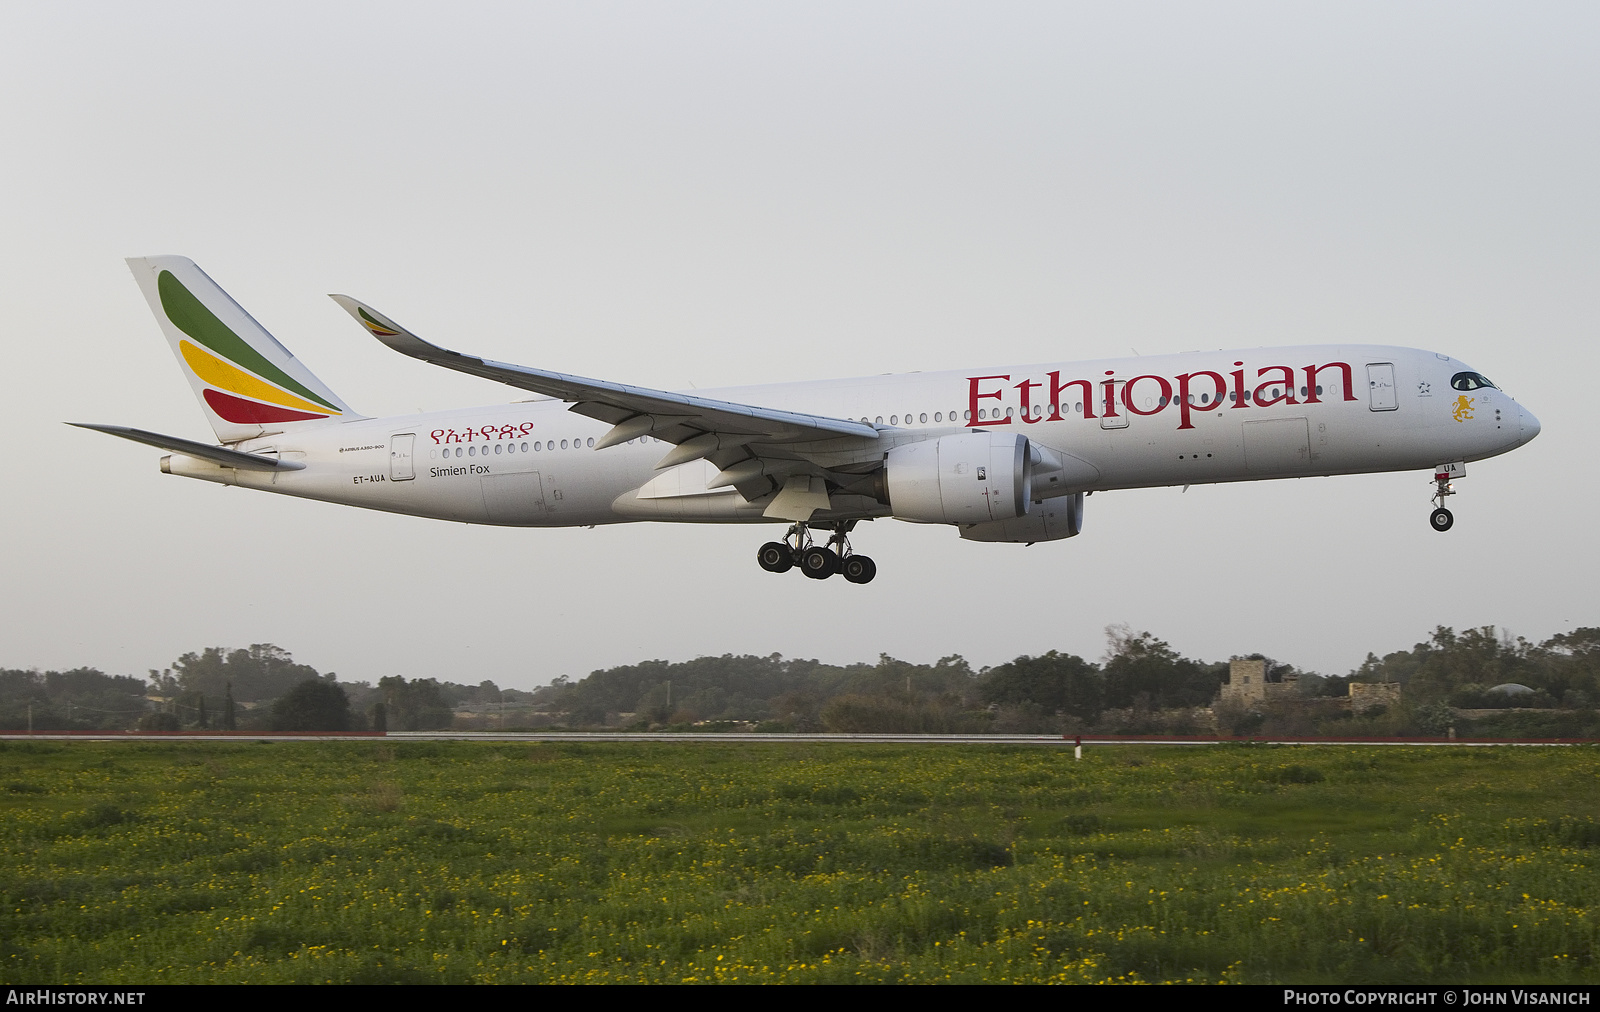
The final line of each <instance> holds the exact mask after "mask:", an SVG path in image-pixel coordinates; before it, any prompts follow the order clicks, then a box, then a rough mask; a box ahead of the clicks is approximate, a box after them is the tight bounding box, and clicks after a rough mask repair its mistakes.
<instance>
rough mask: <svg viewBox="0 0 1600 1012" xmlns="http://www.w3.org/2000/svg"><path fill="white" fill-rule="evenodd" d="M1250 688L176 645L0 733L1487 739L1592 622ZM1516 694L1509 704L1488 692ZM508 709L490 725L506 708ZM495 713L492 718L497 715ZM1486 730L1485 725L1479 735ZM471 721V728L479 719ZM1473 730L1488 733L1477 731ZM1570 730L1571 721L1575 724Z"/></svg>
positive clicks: (1561, 687)
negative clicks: (490, 676) (1376, 689)
mask: <svg viewBox="0 0 1600 1012" xmlns="http://www.w3.org/2000/svg"><path fill="white" fill-rule="evenodd" d="M1250 656H1252V657H1255V658H1257V659H1260V660H1262V661H1263V663H1264V664H1265V668H1266V672H1267V678H1268V680H1269V681H1283V680H1285V679H1288V678H1293V679H1295V681H1296V684H1297V686H1298V692H1296V693H1295V694H1294V695H1293V697H1292V698H1290V699H1288V700H1287V701H1284V700H1283V699H1278V700H1276V701H1274V702H1272V703H1271V704H1267V705H1260V706H1257V707H1254V708H1253V709H1243V710H1240V709H1237V708H1235V709H1233V710H1229V709H1226V708H1217V709H1216V710H1215V711H1214V712H1212V711H1206V710H1205V709H1204V708H1206V707H1208V706H1210V705H1211V703H1212V702H1213V700H1214V699H1216V698H1217V696H1218V692H1219V690H1220V687H1221V686H1222V684H1223V683H1224V681H1225V680H1226V679H1227V674H1228V667H1229V665H1228V662H1226V661H1203V660H1197V659H1194V658H1189V657H1185V656H1183V655H1181V654H1180V653H1179V652H1177V651H1176V650H1174V649H1173V648H1172V646H1171V645H1170V644H1168V643H1166V642H1165V641H1163V640H1161V639H1158V638H1157V637H1155V636H1154V635H1153V634H1151V633H1149V632H1135V631H1133V630H1131V629H1129V628H1127V627H1112V628H1110V629H1108V630H1107V643H1106V650H1105V654H1104V655H1103V656H1102V657H1101V658H1100V659H1098V660H1095V661H1091V660H1088V659H1085V658H1083V657H1080V656H1077V655H1074V654H1070V653H1063V652H1059V651H1049V652H1047V653H1045V654H1041V655H1039V656H1021V657H1017V658H1015V659H1014V660H1011V661H1008V662H1006V663H1004V664H1000V665H997V666H994V667H987V668H981V669H977V670H974V669H973V667H972V666H971V665H970V664H969V663H968V662H967V661H966V660H965V659H964V658H962V657H960V656H959V655H952V656H949V657H945V658H941V659H940V660H938V661H936V662H934V663H932V664H916V663H911V662H908V661H902V660H898V659H896V658H893V657H889V656H887V655H883V656H880V657H879V658H878V660H877V661H876V662H875V663H858V664H849V665H833V664H825V663H823V662H821V661H817V660H806V659H801V658H785V657H782V656H781V655H778V654H772V655H769V656H765V657H760V656H752V655H744V656H735V655H732V654H726V655H723V656H720V657H710V656H708V657H698V658H695V659H693V660H689V661H678V662H669V661H662V660H653V661H643V662H640V663H637V664H630V665H622V666H618V667H613V668H606V669H602V670H597V671H593V672H591V673H590V674H588V675H587V676H585V677H583V678H581V679H577V680H573V679H570V678H568V677H566V676H562V677H558V678H556V679H554V680H553V681H551V682H550V683H549V684H547V685H544V686H542V687H540V688H538V689H534V690H532V691H526V692H525V691H520V690H514V689H500V688H499V687H498V686H497V685H496V684H495V683H494V682H493V681H489V680H484V681H480V682H478V683H476V684H472V683H467V682H455V681H451V680H448V679H432V678H418V679H409V680H408V679H405V678H402V677H399V676H387V677H383V678H380V679H379V680H378V682H377V683H376V684H372V683H370V682H365V681H357V682H341V681H339V679H338V676H337V674H335V673H334V672H327V673H322V672H318V671H317V670H316V669H314V668H312V667H311V666H309V665H305V664H299V663H296V662H295V661H294V659H293V657H292V656H291V655H290V654H289V652H288V651H286V650H283V649H281V648H279V647H277V646H274V645H272V644H255V645H253V646H251V647H249V648H245V649H232V650H230V649H226V648H222V647H210V648H206V649H204V650H201V651H199V652H194V653H186V654H184V655H182V656H181V657H179V658H178V659H177V660H176V661H174V662H173V664H172V665H171V666H170V667H168V668H164V669H161V670H159V671H154V670H153V671H151V672H149V674H148V676H147V677H146V678H145V679H139V678H135V677H133V676H129V675H106V674H104V673H102V672H100V671H98V670H95V669H92V668H78V669H74V670H72V671H66V672H56V671H46V672H38V671H20V670H0V727H5V728H7V729H12V730H16V729H21V728H24V727H27V726H29V722H30V721H31V726H32V727H33V728H34V729H35V730H55V729H80V730H91V729H128V728H131V727H144V728H146V729H154V730H179V729H183V728H217V729H227V730H377V731H384V730H434V729H444V728H449V727H451V726H453V725H460V724H462V721H463V718H462V717H460V716H458V714H457V709H458V708H465V709H472V710H475V711H477V712H480V713H481V712H483V711H486V710H496V711H498V712H499V713H500V721H501V726H504V727H506V728H507V729H510V728H513V727H524V728H534V727H571V728H581V727H598V726H612V727H616V726H623V727H630V728H634V729H641V730H642V729H647V728H688V727H696V726H699V727H707V726H710V727H717V726H728V725H732V724H739V725H754V726H755V727H757V728H760V729H764V730H770V731H813V730H815V731H822V730H827V731H837V732H879V733H884V732H891V733H892V732H907V733H911V732H957V731H966V732H985V731H993V732H1017V733H1073V732H1099V733H1115V732H1128V733H1161V732H1168V733H1196V732H1199V731H1202V730H1206V729H1207V728H1208V727H1209V726H1211V725H1210V724H1207V722H1208V721H1210V722H1212V723H1214V724H1215V726H1216V727H1217V729H1218V730H1221V731H1224V732H1227V731H1232V732H1234V733H1254V732H1257V731H1259V732H1262V733H1281V734H1316V733H1340V734H1362V733H1367V734H1393V735H1403V734H1420V733H1428V734H1434V733H1442V732H1443V730H1444V729H1445V728H1446V727H1454V726H1456V725H1457V724H1458V723H1461V722H1462V721H1463V720H1466V719H1469V718H1465V717H1463V716H1461V713H1462V711H1463V710H1465V711H1469V712H1477V711H1487V710H1494V711H1518V712H1514V713H1511V714H1510V715H1509V716H1508V715H1507V714H1505V713H1498V714H1494V715H1491V716H1489V717H1482V718H1478V719H1480V721H1481V720H1489V721H1490V722H1491V724H1486V725H1483V728H1481V729H1480V730H1493V729H1495V728H1498V729H1499V730H1500V732H1501V733H1506V734H1519V733H1526V734H1536V733H1537V734H1542V735H1552V736H1553V735H1557V734H1560V735H1563V736H1564V735H1600V723H1597V722H1596V718H1595V714H1594V710H1595V707H1596V705H1597V703H1600V628H1593V627H1582V628H1578V629H1574V630H1572V631H1571V632H1567V633H1562V634H1559V635H1557V636H1553V637H1551V638H1549V639H1547V640H1544V641H1542V642H1539V643H1533V642H1530V641H1528V640H1525V639H1521V638H1513V637H1510V636H1509V635H1506V634H1503V633H1500V632H1499V631H1497V630H1496V629H1495V628H1494V627H1491V626H1485V627H1480V628H1474V629H1466V630H1463V631H1460V632H1457V631H1455V630H1454V629H1451V628H1448V627H1439V628H1438V629H1436V630H1434V632H1433V634H1432V635H1431V636H1430V637H1429V638H1428V639H1427V640H1425V641H1423V642H1420V643H1417V644H1415V645H1414V646H1413V647H1412V648H1411V649H1409V650H1400V651H1394V652H1391V653H1389V654H1386V655H1384V656H1382V657H1379V656H1377V655H1376V654H1371V653H1369V654H1368V655H1367V658H1366V660H1365V661H1363V662H1362V664H1361V665H1359V666H1358V667H1357V668H1356V669H1355V670H1353V671H1351V672H1348V673H1347V674H1344V675H1334V676H1324V675H1321V674H1318V673H1316V672H1310V671H1299V670H1297V669H1296V668H1294V667H1293V666H1292V665H1289V664H1285V663H1281V662H1278V661H1276V660H1274V659H1272V658H1268V657H1264V656H1262V655H1260V654H1255V655H1250ZM1351 682H1396V683H1399V684H1400V685H1401V686H1402V687H1403V696H1402V700H1403V701H1402V703H1401V704H1400V705H1398V706H1395V707H1392V708H1388V709H1387V710H1384V709H1381V708H1380V709H1379V710H1377V711H1368V712H1366V713H1365V714H1361V715H1356V714H1351V713H1349V711H1348V708H1344V707H1341V706H1340V705H1339V702H1340V701H1339V698H1338V697H1341V696H1344V695H1346V694H1347V693H1348V686H1349V684H1350V683H1351ZM1506 683H1517V684H1518V685H1520V686H1524V687H1526V689H1527V690H1528V691H1521V692H1519V693H1518V694H1516V695H1506V694H1505V693H1503V692H1495V691H1491V690H1493V689H1494V688H1495V687H1496V686H1500V685H1503V684H1506ZM507 714H509V717H508V716H507ZM508 720H509V723H508V722H507V721H508ZM1494 721H1499V723H1498V724H1494V723H1493V722H1494ZM480 724H481V721H480ZM1491 725H1493V726H1491ZM1586 728H1587V729H1589V730H1587V731H1586V730H1585V729H1586Z"/></svg>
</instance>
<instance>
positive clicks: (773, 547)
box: [756, 541, 794, 573]
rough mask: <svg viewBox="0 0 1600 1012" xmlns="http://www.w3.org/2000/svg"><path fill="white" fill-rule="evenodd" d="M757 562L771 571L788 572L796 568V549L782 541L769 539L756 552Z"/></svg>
mask: <svg viewBox="0 0 1600 1012" xmlns="http://www.w3.org/2000/svg"><path fill="white" fill-rule="evenodd" d="M756 562H758V563H760V564H761V568H762V569H765V570H766V571H767V572H769V573H787V572H788V571H789V570H790V569H792V568H794V551H793V550H792V549H791V548H790V547H789V546H788V545H786V544H784V543H783V542H781V541H769V542H767V543H766V544H764V545H762V546H761V550H760V551H758V552H756Z"/></svg>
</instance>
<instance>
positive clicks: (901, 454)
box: [884, 432, 1033, 524]
mask: <svg viewBox="0 0 1600 1012" xmlns="http://www.w3.org/2000/svg"><path fill="white" fill-rule="evenodd" d="M884 475H885V479H886V484H887V485H888V491H889V510H890V512H892V513H893V514H894V516H895V517H897V518H899V519H901V520H912V521H916V522H918V523H925V524H979V523H987V522H989V521H991V520H1011V519H1014V518H1016V517H1020V516H1023V515H1025V514H1026V513H1027V512H1028V503H1029V501H1030V500H1031V499H1032V498H1033V453H1032V450H1031V447H1030V446H1029V444H1028V438H1027V437H1026V436H1021V435H1017V434H1016V433H1001V432H963V433H961V434H959V435H952V436H939V437H937V438H935V439H924V440H921V441H919V442H915V443H904V444H902V445H900V446H896V447H895V448H894V449H892V450H890V451H889V458H888V460H887V461H886V462H885V465H884Z"/></svg>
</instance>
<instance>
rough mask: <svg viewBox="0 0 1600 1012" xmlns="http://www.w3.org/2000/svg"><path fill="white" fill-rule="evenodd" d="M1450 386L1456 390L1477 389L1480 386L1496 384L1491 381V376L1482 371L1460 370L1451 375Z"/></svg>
mask: <svg viewBox="0 0 1600 1012" xmlns="http://www.w3.org/2000/svg"><path fill="white" fill-rule="evenodd" d="M1450 386H1451V387H1452V388H1454V389H1456V390H1476V389H1478V388H1479V387H1494V384H1493V383H1490V382H1489V377H1487V376H1484V375H1482V374H1480V373H1475V372H1458V373H1456V374H1455V375H1454V376H1452V377H1450ZM1496 389H1498V388H1496Z"/></svg>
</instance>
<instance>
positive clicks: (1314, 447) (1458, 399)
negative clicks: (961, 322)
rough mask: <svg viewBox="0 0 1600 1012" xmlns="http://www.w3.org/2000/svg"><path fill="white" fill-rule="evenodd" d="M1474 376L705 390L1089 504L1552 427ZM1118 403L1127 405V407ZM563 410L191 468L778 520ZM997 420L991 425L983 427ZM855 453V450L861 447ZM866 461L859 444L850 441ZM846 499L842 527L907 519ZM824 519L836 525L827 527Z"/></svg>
mask: <svg viewBox="0 0 1600 1012" xmlns="http://www.w3.org/2000/svg"><path fill="white" fill-rule="evenodd" d="M1468 369H1469V367H1468V366H1466V365H1464V364H1463V363H1461V362H1459V361H1456V360H1453V359H1451V358H1448V357H1446V356H1444V355H1438V354H1435V353H1433V352H1427V351H1418V350H1415V349H1409V348H1396V347H1376V346H1358V345H1326V346H1315V347H1300V348H1268V349H1257V350H1251V351H1218V352H1192V353H1186V354H1182V355H1167V356H1157V357H1141V358H1129V359H1107V360H1104V361H1097V362H1077V363H1052V364H1044V365H1027V366H1014V367H1010V368H998V369H984V370H967V371H959V372H941V373H912V374H902V375H887V376H877V377H871V378H863V379H849V380H836V381H826V382H807V383H786V384H776V385H771V386H758V387H743V388H737V389H728V390H719V391H703V390H702V391H695V393H696V394H699V395H701V396H707V397H715V398H718V399H722V400H727V401H732V402H738V403H743V404H751V405H757V406H762V407H770V408H780V409H785V410H790V411H799V412H805V413H808V414H813V415H822V416H829V417H834V418H847V419H855V420H857V421H867V422H869V423H872V424H874V425H876V426H877V427H879V429H880V437H879V439H878V440H875V441H874V440H870V439H860V440H857V441H856V443H855V444H853V446H854V452H855V453H856V454H857V456H859V453H860V452H861V451H869V452H876V451H877V450H878V449H880V448H881V450H882V452H884V453H885V454H886V453H887V452H888V451H889V450H890V449H891V448H892V447H894V446H895V445H898V444H901V443H904V442H909V441H915V440H921V439H926V438H928V437H930V436H938V435H943V434H947V433H957V432H962V431H966V430H977V431H990V432H1001V431H1003V432H1012V431H1015V432H1020V433H1021V434H1023V435H1026V436H1027V437H1028V439H1029V440H1031V441H1032V442H1033V443H1035V444H1038V445H1039V446H1041V447H1045V448H1048V449H1049V450H1051V451H1054V452H1055V453H1056V454H1058V455H1060V456H1061V457H1062V458H1063V460H1064V461H1066V466H1065V467H1064V468H1062V469H1061V470H1060V471H1059V472H1057V473H1056V475H1055V479H1054V480H1053V481H1052V482H1051V483H1050V484H1049V485H1048V486H1047V487H1040V486H1038V485H1036V486H1035V488H1034V496H1035V497H1036V498H1040V499H1042V498H1046V497H1053V496H1057V495H1063V494H1069V493H1074V492H1082V491H1099V490H1107V489H1119V488H1140V487H1149V486H1161V485H1188V484H1201V483H1208V482H1231V481H1250V480H1257V479H1267V478H1285V477H1303V476H1312V475H1334V474H1355V473H1363V472H1374V471H1399V470H1412V469H1423V468H1430V467H1434V466H1436V465H1440V464H1445V463H1450V462H1465V461H1471V460H1477V459H1481V458H1484V457H1490V456H1493V455H1495V454H1499V453H1504V452H1506V451H1507V450H1510V449H1513V448H1515V447H1517V446H1520V445H1521V444H1522V443H1525V442H1527V441H1528V440H1529V439H1531V438H1532V437H1533V435H1534V434H1536V433H1537V431H1538V422H1537V421H1536V420H1535V419H1534V418H1533V416H1532V415H1531V414H1530V413H1528V412H1526V411H1525V410H1523V409H1521V408H1520V407H1519V406H1518V405H1517V403H1516V402H1515V401H1514V400H1512V399H1511V398H1510V397H1509V396H1507V395H1506V394H1504V393H1503V392H1502V391H1500V390H1498V389H1495V388H1493V387H1477V388H1474V389H1471V390H1469V391H1465V392H1463V391H1461V390H1457V389H1454V388H1452V386H1451V379H1452V376H1455V375H1457V374H1459V373H1462V372H1463V371H1466V370H1468ZM1108 393H1109V396H1110V403H1109V406H1108V403H1107V401H1108V397H1107V395H1108ZM567 408H568V405H566V404H565V403H563V402H561V401H557V400H548V399H539V400H533V401H525V402H518V403H512V404H502V405H493V406H488V407H480V408H470V409H461V410H453V411H439V412H428V413H423V414H417V415H408V416H403V417H393V418H363V419H358V420H353V421H349V422H340V423H329V424H322V425H316V426H307V427H299V428H295V429H292V430H290V431H285V432H282V433H278V434H276V435H272V436H266V437H263V438H259V439H253V440H248V441H246V442H244V443H242V444H240V445H239V447H238V448H239V449H241V450H245V451H250V452H255V453H262V454H266V455H268V456H274V455H275V456H279V457H282V458H286V459H290V460H295V461H299V462H302V463H304V465H305V467H304V468H303V469H301V470H293V471H277V472H258V471H235V470H234V469H232V468H226V467H219V466H216V465H213V464H210V463H207V462H205V461H200V460H196V459H195V458H192V457H185V456H181V455H174V456H173V457H171V458H170V459H169V462H168V463H167V465H166V467H167V468H168V469H169V470H170V471H171V472H172V473H175V474H185V475H189V476H192V477H198V478H205V479H209V480H213V481H221V482H225V483H229V484H238V485H242V486H246V487H251V488H260V489H263V490H266V491H271V492H281V493H284V494H287V495H295V496H302V497H306V498H311V499H322V500H327V501H330V502H338V503H344V504H348V505H352V506H360V507H365V508H369V509H379V510H387V511H391V512H395V513H406V514H411V515H414V516H423V517H434V518H438V519H442V520H455V521H461V522H466V523H480V524H502V525H509V526H534V527H568V526H580V525H582V526H587V525H592V524H607V523H619V522H624V521H630V520H676V521H698V522H719V521H721V522H726V521H741V520H750V521H760V520H762V519H764V518H763V516H762V509H761V507H760V506H756V505H752V504H750V503H747V502H746V501H745V500H744V499H743V497H742V496H740V495H739V494H738V493H737V492H735V491H733V490H731V489H727V488H724V489H720V490H713V489H708V488H707V487H706V486H707V484H708V483H709V481H710V479H711V477H712V475H713V474H714V473H715V471H716V468H715V467H712V466H711V465H710V464H709V463H708V462H706V461H694V462H691V463H689V464H684V465H680V466H678V467H675V468H669V469H666V470H657V469H656V464H657V462H658V461H660V460H661V458H662V457H663V456H664V455H665V454H666V452H667V451H669V450H671V449H672V446H671V445H670V444H667V443H663V442H660V441H659V440H654V439H650V438H648V437H645V438H638V439H634V440H632V441H629V442H626V443H622V444H619V445H616V446H612V447H609V448H607V449H603V450H594V449H592V448H591V447H592V445H593V443H594V442H595V441H597V440H598V439H600V437H601V436H602V435H603V434H604V433H605V432H606V431H607V430H608V429H609V428H610V426H608V425H607V424H606V423H603V422H600V421H596V420H594V419H591V418H587V417H584V416H582V415H578V414H574V413H571V412H569V411H568V410H567ZM980 412H981V413H982V414H981V417H980V414H979V413H980ZM847 442H848V441H847ZM847 449H848V448H847ZM892 515H893V509H892V504H885V503H882V502H879V501H876V500H874V499H872V498H869V497H867V496H863V495H848V496H837V497H836V499H835V505H834V509H833V511H832V512H830V513H829V514H828V516H831V517H838V518H863V517H869V516H892ZM819 519H821V517H820V516H819Z"/></svg>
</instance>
